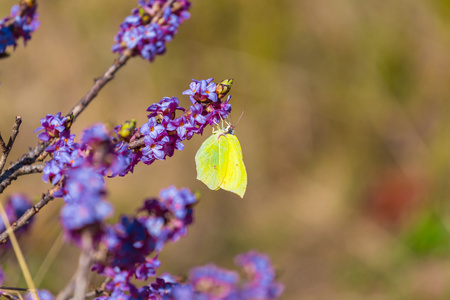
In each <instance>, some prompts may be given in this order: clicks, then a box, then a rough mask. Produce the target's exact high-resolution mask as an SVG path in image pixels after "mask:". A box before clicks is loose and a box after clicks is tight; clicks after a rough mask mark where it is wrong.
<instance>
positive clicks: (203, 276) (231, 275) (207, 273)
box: [189, 265, 239, 299]
mask: <svg viewBox="0 0 450 300" xmlns="http://www.w3.org/2000/svg"><path fill="white" fill-rule="evenodd" d="M238 280H239V275H238V274H237V273H236V272H233V271H228V270H224V269H220V268H218V267H216V266H215V265H206V266H203V267H197V268H194V269H192V270H191V271H190V272H189V282H190V284H192V286H194V289H195V290H196V291H197V292H200V293H202V294H206V295H208V296H210V297H211V298H216V299H225V298H226V297H227V296H229V295H230V294H231V292H232V291H233V290H234V289H235V288H236V285H237V283H238Z"/></svg>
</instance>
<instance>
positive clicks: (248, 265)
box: [235, 251, 283, 299]
mask: <svg viewBox="0 0 450 300" xmlns="http://www.w3.org/2000/svg"><path fill="white" fill-rule="evenodd" d="M235 262H236V264H237V265H238V266H241V267H242V268H243V270H244V273H245V275H246V277H247V278H248V279H249V281H248V282H247V283H246V284H245V285H244V286H243V288H242V291H241V295H242V298H243V299H277V298H278V297H279V296H280V295H281V293H282V292H283V285H281V284H280V283H278V282H275V270H274V269H273V267H272V265H271V263H270V259H269V257H268V256H267V255H264V254H260V253H258V252H256V251H250V252H248V253H245V254H240V255H238V256H236V258H235Z"/></svg>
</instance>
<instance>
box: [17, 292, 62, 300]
mask: <svg viewBox="0 0 450 300" xmlns="http://www.w3.org/2000/svg"><path fill="white" fill-rule="evenodd" d="M37 294H38V297H39V299H40V300H53V299H55V297H53V295H52V294H51V293H50V292H49V291H47V290H37ZM24 299H25V300H34V299H35V298H34V297H33V296H32V295H31V292H28V293H26V294H25V298H24Z"/></svg>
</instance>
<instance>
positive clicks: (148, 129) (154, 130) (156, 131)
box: [141, 118, 167, 140]
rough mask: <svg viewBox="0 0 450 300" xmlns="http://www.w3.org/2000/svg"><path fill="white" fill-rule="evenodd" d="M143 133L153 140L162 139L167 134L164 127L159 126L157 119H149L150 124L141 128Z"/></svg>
mask: <svg viewBox="0 0 450 300" xmlns="http://www.w3.org/2000/svg"><path fill="white" fill-rule="evenodd" d="M141 133H142V134H144V135H146V136H148V137H150V138H151V139H152V140H158V139H161V138H162V137H163V136H165V135H166V134H167V133H166V129H165V128H164V126H162V125H161V124H158V122H157V121H156V119H155V118H150V119H148V122H147V123H145V124H144V125H142V126H141Z"/></svg>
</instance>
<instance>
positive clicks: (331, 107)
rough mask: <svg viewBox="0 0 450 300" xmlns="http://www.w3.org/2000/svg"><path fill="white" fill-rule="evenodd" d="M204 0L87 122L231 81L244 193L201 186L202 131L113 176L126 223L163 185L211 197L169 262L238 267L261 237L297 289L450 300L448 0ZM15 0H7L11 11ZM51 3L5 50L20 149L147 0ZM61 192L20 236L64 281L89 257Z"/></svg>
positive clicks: (110, 119) (9, 119)
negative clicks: (26, 38)
mask: <svg viewBox="0 0 450 300" xmlns="http://www.w3.org/2000/svg"><path fill="white" fill-rule="evenodd" d="M193 2H194V3H193V7H192V10H191V13H192V17H191V19H190V20H188V21H186V22H185V23H184V24H183V25H182V26H181V27H180V30H179V33H178V35H177V36H176V38H175V39H174V40H173V41H172V42H170V43H169V44H168V51H167V53H166V54H165V55H164V56H161V57H157V58H156V60H155V62H154V63H152V64H150V63H148V62H147V61H144V60H143V59H140V58H135V59H132V60H130V61H129V62H128V63H127V65H126V67H125V68H123V69H121V70H120V71H119V72H118V74H117V75H116V78H115V79H114V80H113V81H112V82H110V83H109V84H108V85H107V86H106V88H105V89H104V90H102V91H101V92H100V94H99V95H98V97H97V98H96V99H95V101H94V102H93V103H92V104H91V105H90V106H89V107H88V109H87V110H86V111H85V112H84V113H83V114H82V115H81V116H80V117H79V118H78V120H77V122H76V123H75V124H74V126H73V132H74V133H76V134H80V133H81V132H82V130H83V129H85V128H86V127H88V126H91V125H92V124H94V123H96V122H104V123H107V124H111V126H113V125H115V124H119V123H122V122H123V121H125V120H128V119H131V118H136V119H137V120H138V124H139V125H142V123H144V122H145V121H146V115H147V113H146V108H147V107H148V106H149V105H150V104H152V103H154V102H157V101H159V100H160V99H161V98H162V97H164V96H170V97H174V96H176V97H178V98H179V99H180V102H181V104H182V105H183V106H187V105H189V104H190V102H189V100H188V98H187V97H186V96H182V95H181V93H182V91H184V90H185V89H187V88H188V85H189V83H190V81H191V79H192V78H194V79H207V78H210V77H214V78H215V80H216V82H218V81H220V80H222V79H225V78H234V80H235V83H234V86H233V88H232V91H231V94H232V96H233V97H232V101H231V103H232V107H233V114H232V116H233V120H234V121H235V122H236V121H237V119H238V118H239V116H240V114H241V112H242V111H244V112H245V113H244V115H243V117H242V119H241V121H240V123H239V124H238V125H237V128H236V135H237V136H238V138H239V140H240V143H241V146H242V149H243V156H244V161H245V164H246V167H247V172H248V178H249V181H248V189H247V193H246V195H245V197H244V199H240V198H239V197H238V196H236V195H234V194H232V193H229V192H225V191H210V190H208V189H207V187H206V186H205V185H203V184H202V183H201V182H199V181H198V180H196V171H195V163H194V156H195V153H196V151H197V150H198V148H199V147H200V145H201V143H202V142H203V141H204V140H205V139H206V138H207V137H208V136H209V134H210V133H209V132H205V135H203V136H196V137H194V138H193V139H192V140H190V141H187V142H185V143H184V144H185V149H184V150H183V151H179V152H176V153H175V155H174V156H173V157H172V158H170V159H168V160H167V161H158V162H156V163H154V164H153V165H151V166H146V165H143V164H140V165H138V166H137V167H136V169H135V172H134V174H130V175H127V176H126V177H125V178H114V179H108V181H107V188H108V191H109V195H108V199H109V200H110V201H111V202H113V203H114V205H115V208H116V210H115V216H114V218H112V221H114V220H116V219H117V217H118V215H119V214H121V213H132V212H134V209H135V207H137V206H138V205H140V203H141V202H142V200H143V199H144V198H146V197H150V196H155V195H157V194H158V193H159V190H160V189H162V188H166V187H167V186H169V185H176V186H177V187H189V188H190V189H191V190H195V191H200V192H201V194H202V198H201V200H200V204H199V205H198V206H197V207H196V212H195V213H196V216H195V223H194V224H193V225H192V226H191V227H190V228H189V233H188V236H187V237H185V238H184V239H182V240H180V241H179V242H178V243H176V244H169V245H168V246H167V247H166V248H165V249H164V251H163V252H162V255H161V256H160V259H161V261H162V267H161V268H160V272H161V273H163V272H166V271H167V272H171V273H173V274H185V273H186V272H187V271H188V270H189V269H190V268H192V267H194V266H197V265H204V264H206V263H209V262H214V263H216V264H218V265H219V266H222V267H226V268H233V258H234V256H235V255H236V254H238V253H241V252H245V251H248V250H251V249H254V250H258V251H261V252H264V253H267V254H269V255H270V257H271V259H272V261H273V263H274V264H275V266H276V268H277V271H278V279H279V280H280V281H281V282H282V283H284V285H285V292H284V295H283V297H282V299H331V298H332V299H344V300H347V299H361V298H362V297H364V299H367V300H369V299H370V300H371V299H449V297H450V234H449V231H448V230H449V225H450V223H449V222H450V219H449V217H450V207H449V198H450V185H449V184H448V178H449V175H450V164H449V159H448V157H449V153H450V137H449V135H450V118H449V117H448V115H449V113H450V101H449V100H450V99H449V98H450V84H449V81H450V54H449V53H450V51H449V47H450V21H449V20H450V1H447V0H430V1H418V0H398V1H387V0H379V1H357V0H334V1H315V0H296V1H294V0H290V1H289V0H280V1H273V2H272V1H265V2H262V1H255V0H228V1H207V0H197V1H193ZM13 4H15V1H12V0H7V1H1V3H0V15H1V16H6V15H7V14H8V12H9V9H10V7H11V6H12V5H13ZM39 5H40V6H39V8H38V11H39V14H40V20H41V27H40V28H39V30H38V31H37V32H36V33H35V35H34V36H33V38H32V40H31V41H30V42H29V44H28V45H27V46H26V47H24V46H23V45H22V44H20V45H19V47H17V49H16V50H15V52H14V53H12V55H11V57H9V58H7V59H3V60H1V61H0V82H1V86H0V131H1V132H2V134H3V136H4V137H5V138H7V137H8V134H9V133H10V130H11V126H12V124H13V122H14V118H15V116H16V115H21V116H22V118H23V124H22V127H21V131H20V132H21V133H20V135H19V137H18V139H17V141H16V144H15V147H14V149H13V151H12V154H11V155H10V158H11V159H17V158H18V157H20V156H21V155H22V154H23V153H24V152H25V151H27V149H28V147H29V146H35V145H36V143H37V138H36V134H35V133H33V131H34V129H35V128H36V127H38V126H40V123H39V120H40V118H42V117H44V116H45V114H47V113H52V114H54V113H57V112H59V111H62V112H63V114H64V113H66V112H68V111H69V110H70V109H71V108H72V107H73V105H74V104H75V103H76V102H77V101H78V100H79V99H80V98H81V97H82V96H83V95H84V94H85V93H86V92H87V91H88V89H89V88H90V87H91V86H92V84H93V80H94V78H95V77H98V76H100V75H101V74H103V72H104V71H105V70H106V69H107V68H108V66H109V65H110V64H111V63H112V62H113V60H114V58H115V57H116V55H114V54H112V53H111V52H110V49H111V46H112V44H113V37H114V35H115V34H116V32H117V29H118V26H119V24H120V23H121V22H122V21H123V19H124V18H125V17H126V16H127V15H128V14H129V12H130V11H131V9H132V8H133V7H134V6H135V5H136V1H119V0H116V1H107V0H96V1H88V0H79V1H54V0H48V1H40V2H39ZM49 188H50V186H49V185H48V184H45V183H44V182H42V180H41V175H29V176H26V177H21V178H19V180H17V181H16V182H14V184H13V185H12V186H11V187H9V188H8V189H7V190H6V191H5V193H4V194H2V195H0V200H2V201H4V199H5V198H6V196H8V195H10V194H12V193H14V192H24V193H26V194H27V195H28V196H29V197H31V198H32V199H34V200H35V201H36V200H37V199H38V198H39V197H40V195H41V194H42V193H43V192H46V191H47V190H48V189H49ZM61 201H62V200H59V199H58V200H55V201H54V202H53V203H51V205H48V206H47V207H45V209H44V210H43V211H42V212H40V213H39V215H38V218H37V219H36V224H35V227H34V228H33V229H32V231H31V235H30V236H29V237H28V238H27V239H22V241H21V245H22V249H23V250H24V252H25V255H26V257H27V260H28V263H29V265H30V269H31V272H32V274H36V276H37V278H36V281H37V283H38V284H40V287H41V288H47V289H49V290H50V291H52V292H57V291H58V290H59V289H60V287H61V286H63V285H65V284H66V283H67V282H68V281H69V280H70V278H71V276H72V270H75V266H76V265H77V261H78V253H79V252H78V249H77V248H75V247H73V246H72V245H70V244H67V243H64V242H63V240H62V239H61V235H60V228H59V226H58V223H57V222H58V218H59V217H58V212H59V208H60V207H61ZM49 253H50V254H49ZM46 257H48V258H47V259H46ZM1 259H2V260H5V261H4V262H2V263H5V265H6V266H5V271H6V273H7V277H8V280H7V283H8V285H19V286H20V285H23V279H21V274H20V273H21V272H20V271H19V268H18V266H17V264H16V263H15V258H14V256H13V255H9V256H3V257H2V258H1ZM44 261H45V262H46V263H45V264H46V265H47V266H48V268H47V267H42V265H43V262H44Z"/></svg>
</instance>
